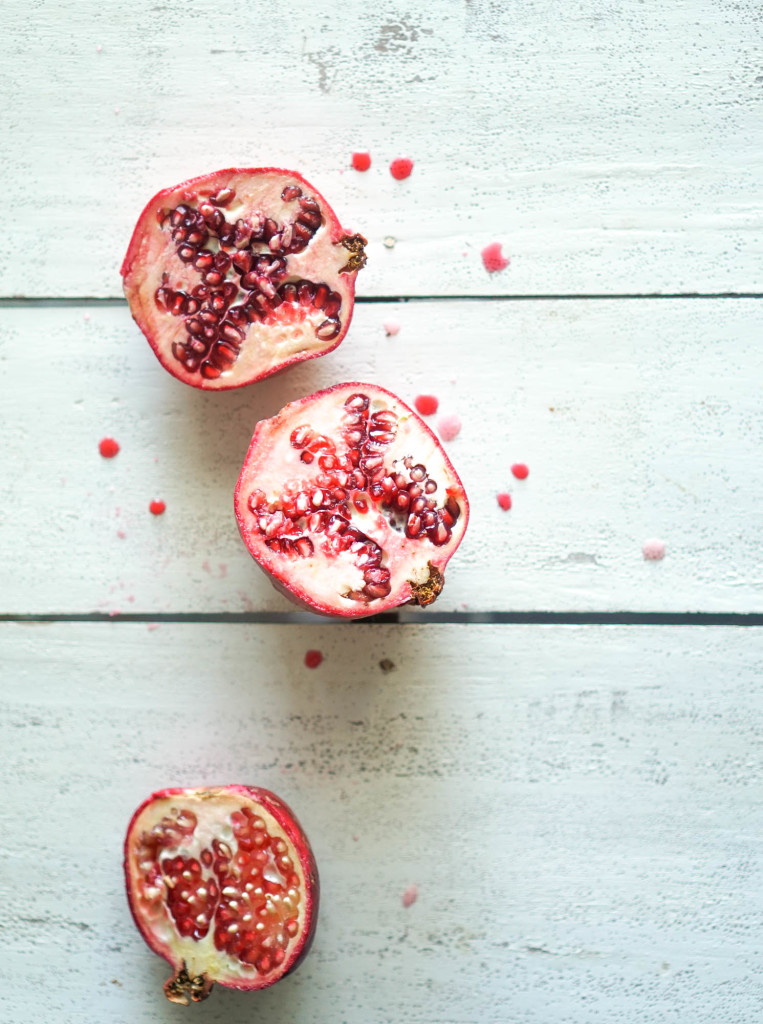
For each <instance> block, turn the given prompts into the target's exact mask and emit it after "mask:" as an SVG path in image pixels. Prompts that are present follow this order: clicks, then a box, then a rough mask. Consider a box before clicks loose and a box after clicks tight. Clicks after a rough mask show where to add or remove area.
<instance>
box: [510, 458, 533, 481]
mask: <svg viewBox="0 0 763 1024" xmlns="http://www.w3.org/2000/svg"><path fill="white" fill-rule="evenodd" d="M511 472H512V473H513V474H514V476H515V477H516V478H517V480H526V479H527V477H528V476H529V474H530V470H529V468H528V467H527V466H526V465H525V464H524V462H515V463H514V465H513V466H512V467H511Z"/></svg>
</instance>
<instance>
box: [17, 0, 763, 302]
mask: <svg viewBox="0 0 763 1024" xmlns="http://www.w3.org/2000/svg"><path fill="white" fill-rule="evenodd" d="M762 24H763V23H761V20H760V3H759V0H733V2H732V0H673V2H671V3H665V2H664V0H618V2H612V0H574V2H568V3H559V2H558V0H522V2H514V3H501V2H499V0H463V2H457V0H427V2H426V3H414V2H413V0H406V2H400V0H377V2H376V3H374V4H372V5H368V4H348V3H346V2H343V0H324V2H323V3H321V4H320V5H316V4H315V3H312V2H311V0H292V2H291V3H290V4H289V5H288V7H287V8H283V7H282V6H281V5H279V4H267V3H264V2H262V0H260V2H249V3H239V4H231V5H227V6H226V5H224V4H223V5H219V4H217V5H212V6H210V4H209V3H208V2H206V0H205V2H200V0H185V2H183V3H178V2H166V3H161V4H159V3H156V2H155V0H132V2H131V3H128V4H123V3H116V2H114V0H112V2H105V3H104V2H103V0H99V2H97V3H96V2H94V0H61V2H59V3H56V4H44V3H36V4H32V5H30V3H29V2H28V0H6V2H5V3H4V4H3V56H4V61H3V69H2V72H1V74H2V78H1V79H0V87H1V88H2V93H3V98H4V101H5V102H4V103H3V105H2V110H0V130H1V131H2V137H3V157H4V159H3V165H4V166H3V170H4V178H5V181H6V188H7V205H8V206H9V213H8V215H7V216H6V244H5V245H4V246H3V251H2V253H0V294H3V295H36V296H46V295H58V296H64V295H71V296H82V295H100V296H103V295H116V294H118V293H119V284H120V282H119V278H118V274H117V271H118V267H119V264H120V262H121V259H122V257H123V255H124V251H125V249H126V246H127V241H128V239H129V236H130V233H131V230H132V227H133V225H134V222H135V220H136V219H137V216H138V213H139V212H140V210H141V209H142V208H143V206H144V204H145V203H146V201H147V200H148V199H149V198H150V196H152V195H153V194H154V193H155V192H156V191H158V189H159V188H163V187H167V186H170V185H174V184H176V183H177V182H179V181H181V180H183V179H185V178H187V177H190V176H192V175H195V174H199V173H203V172H205V171H209V170H213V169H215V168H217V167H226V166H231V165H236V164H238V165H245V166H247V165H248V166H251V165H252V164H253V165H255V166H257V165H260V166H261V165H267V164H271V165H273V164H274V165H282V166H287V167H291V166H296V167H297V168H298V169H300V170H302V171H303V172H304V173H305V174H306V176H307V178H308V179H309V180H311V181H312V182H313V183H314V184H315V186H316V187H317V188H318V189H320V190H321V191H322V192H323V193H324V194H325V195H326V197H327V198H328V199H329V201H330V202H331V203H332V205H334V206H335V208H336V210H337V212H338V213H339V215H340V217H341V218H342V220H343V222H344V223H345V224H346V225H347V227H351V228H353V229H355V230H359V231H362V232H363V233H364V234H366V235H367V237H368V238H369V240H370V243H371V245H370V250H369V251H370V262H369V265H368V269H367V270H366V271H365V272H364V275H363V277H362V279H361V292H362V293H364V294H367V295H401V294H402V295H426V294H437V295H453V294H475V295H480V294H487V293H495V294H570V293H577V294H580V293H585V294H590V293H602V292H604V293H608V294H612V293H626V292H627V293H632V292H637V293H643V292H656V291H661V292H671V293H672V292H687V291H703V292H717V291H751V290H755V291H758V290H760V287H761V280H760V265H761V255H762V254H763V243H762V242H761V227H762V226H763V200H762V199H761V195H763V191H762V190H761V153H762V152H763V145H762V143H763V128H762V127H761V125H762V124H763V120H762V118H761V115H762V114H763V66H762V65H761V59H760V46H761V25H762ZM99 47H100V48H101V49H100V52H99V50H98V48H99ZM357 149H363V150H369V151H370V152H371V154H372V157H373V161H374V163H373V167H372V170H371V171H370V172H368V173H367V174H365V175H363V174H358V173H356V172H353V171H351V170H350V169H349V161H350V156H351V153H352V152H353V151H354V150H357ZM398 156H410V157H411V158H412V159H413V160H414V161H415V170H414V173H413V175H412V177H411V178H410V179H409V180H408V181H405V182H396V181H394V180H393V179H392V178H391V176H390V174H389V172H388V170H387V168H388V165H389V163H390V161H391V160H392V159H394V158H395V157H398ZM387 236H393V237H395V238H396V239H397V244H396V246H395V248H394V249H392V250H389V249H386V248H385V247H384V246H383V244H382V242H383V239H384V238H385V237H387ZM493 241H500V242H502V243H503V244H504V246H505V252H506V254H507V255H509V256H510V257H511V261H512V262H511V266H510V268H509V269H508V270H506V271H505V272H503V273H501V274H496V275H493V276H489V275H488V274H487V273H486V272H485V271H484V269H483V267H482V265H481V261H480V257H479V253H480V250H481V249H482V247H483V246H484V245H486V244H487V243H490V242H493Z"/></svg>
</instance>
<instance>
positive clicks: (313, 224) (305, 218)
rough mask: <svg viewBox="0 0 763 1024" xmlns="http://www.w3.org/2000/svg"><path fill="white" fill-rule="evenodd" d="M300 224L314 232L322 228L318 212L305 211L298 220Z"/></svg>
mask: <svg viewBox="0 0 763 1024" xmlns="http://www.w3.org/2000/svg"><path fill="white" fill-rule="evenodd" d="M298 223H300V224H304V225H305V226H306V227H308V228H311V229H312V231H313V232H315V231H317V230H318V228H319V227H320V226H321V215H320V213H318V212H317V211H315V212H313V211H312V210H310V211H305V210H303V211H302V213H300V215H299V218H298Z"/></svg>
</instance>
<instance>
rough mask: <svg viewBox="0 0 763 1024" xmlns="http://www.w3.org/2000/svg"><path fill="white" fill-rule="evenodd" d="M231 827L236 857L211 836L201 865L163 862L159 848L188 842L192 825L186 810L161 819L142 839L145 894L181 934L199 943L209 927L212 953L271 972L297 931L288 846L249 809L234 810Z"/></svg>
mask: <svg viewBox="0 0 763 1024" xmlns="http://www.w3.org/2000/svg"><path fill="white" fill-rule="evenodd" d="M229 824H230V828H231V829H232V832H233V836H234V837H235V846H236V852H235V853H234V852H233V850H232V849H231V845H230V844H229V843H226V842H224V841H223V840H221V839H213V840H212V842H211V844H210V846H209V847H205V848H204V849H203V850H202V851H201V854H200V856H199V859H198V860H197V859H196V858H195V857H183V856H181V855H175V856H171V855H168V856H164V857H162V851H163V850H166V849H168V848H175V849H177V847H178V846H180V845H181V844H182V843H183V842H185V843H189V842H190V840H191V837H192V835H193V832H194V830H195V828H196V825H197V818H196V816H195V815H194V814H193V813H192V812H191V811H189V810H182V811H180V812H179V813H177V812H176V814H175V815H174V816H167V817H165V818H163V819H162V821H161V822H160V823H159V824H157V825H156V826H154V828H153V829H151V831H150V832H147V833H145V834H144V835H143V836H142V837H141V850H140V867H141V870H142V871H143V877H144V883H145V886H146V891H147V892H148V893H156V895H157V898H159V897H161V898H163V900H164V902H165V904H166V907H167V910H168V912H169V914H170V917H171V918H172V920H173V921H174V923H175V927H176V928H177V930H178V933H179V934H180V935H181V936H183V937H184V938H192V939H195V940H196V941H198V940H200V939H203V938H205V937H206V936H207V934H208V933H209V931H210V929H211V928H213V929H214V930H213V938H214V944H215V948H216V949H218V950H220V951H221V952H225V953H227V954H228V955H229V956H231V957H234V958H236V959H237V960H240V961H241V962H242V963H245V964H249V965H251V966H254V967H255V968H256V970H257V971H258V972H259V973H260V974H268V973H269V972H270V971H273V970H275V969H276V968H277V967H280V965H281V964H282V963H283V962H284V960H285V959H286V951H287V948H288V945H289V942H290V941H291V940H292V939H294V938H295V937H296V935H297V933H298V931H299V921H298V916H297V915H298V911H299V905H300V899H301V896H300V879H299V875H298V874H297V872H296V871H295V869H294V863H293V861H292V859H291V857H290V856H289V851H288V847H287V845H286V843H285V842H284V841H283V839H281V838H280V837H277V836H271V835H270V834H269V833H268V831H267V828H266V825H265V822H264V820H263V819H262V818H260V817H258V815H257V814H256V813H255V812H254V811H253V810H252V808H251V807H248V806H245V807H242V808H241V809H240V810H237V811H234V812H233V813H232V814H231V815H230V819H229ZM229 834H230V833H229Z"/></svg>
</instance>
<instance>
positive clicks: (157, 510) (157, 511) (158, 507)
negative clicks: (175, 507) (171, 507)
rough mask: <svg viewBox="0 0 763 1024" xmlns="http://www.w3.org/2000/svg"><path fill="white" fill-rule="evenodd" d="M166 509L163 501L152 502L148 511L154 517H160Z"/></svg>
mask: <svg viewBox="0 0 763 1024" xmlns="http://www.w3.org/2000/svg"><path fill="white" fill-rule="evenodd" d="M166 508H167V506H166V505H165V504H164V502H163V501H152V502H151V504H150V505H149V506H148V511H149V512H150V513H151V515H152V516H160V515H162V513H163V512H164V510H165V509H166Z"/></svg>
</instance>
